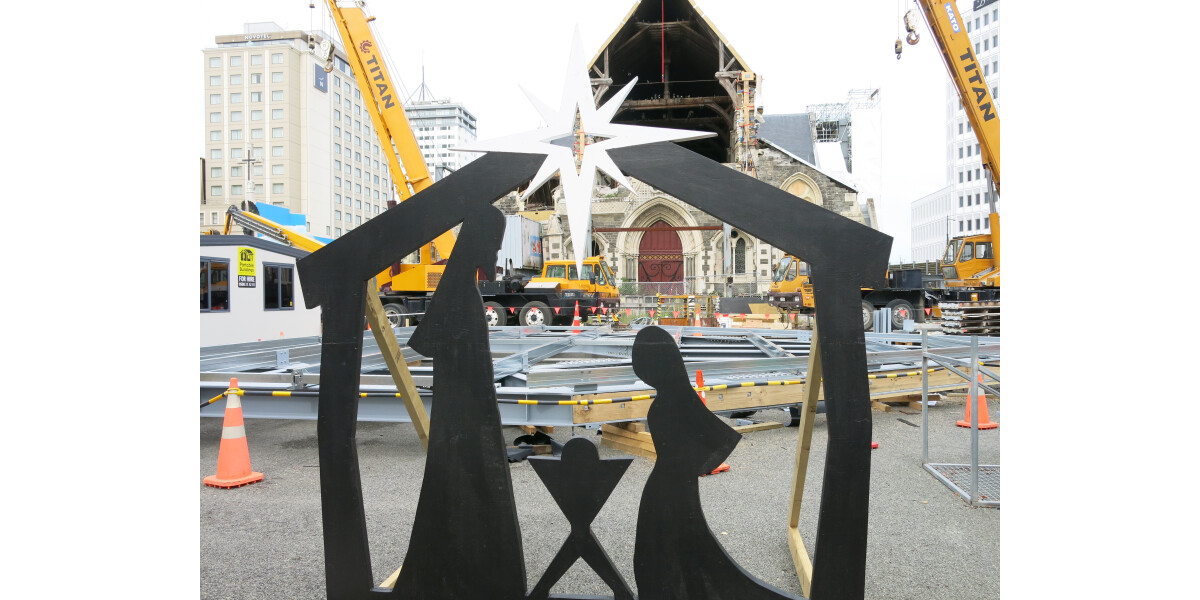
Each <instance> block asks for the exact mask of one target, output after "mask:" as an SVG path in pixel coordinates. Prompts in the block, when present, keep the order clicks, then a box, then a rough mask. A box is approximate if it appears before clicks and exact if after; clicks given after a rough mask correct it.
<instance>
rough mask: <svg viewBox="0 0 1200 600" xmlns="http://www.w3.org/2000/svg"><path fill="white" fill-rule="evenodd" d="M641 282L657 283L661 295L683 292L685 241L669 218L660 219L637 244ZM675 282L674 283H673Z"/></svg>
mask: <svg viewBox="0 0 1200 600" xmlns="http://www.w3.org/2000/svg"><path fill="white" fill-rule="evenodd" d="M638 281H639V282H655V283H658V284H659V285H657V286H653V287H656V288H658V289H655V290H653V291H655V292H658V293H660V294H682V293H683V243H682V242H681V241H680V240H679V234H678V233H676V232H675V231H673V230H672V229H671V226H670V225H668V224H667V222H666V221H663V220H662V219H659V220H657V221H655V222H654V224H653V225H651V226H650V229H649V230H648V231H646V232H645V234H643V235H642V242H641V244H639V245H638ZM674 282H678V283H675V284H674V285H671V284H672V283H674Z"/></svg>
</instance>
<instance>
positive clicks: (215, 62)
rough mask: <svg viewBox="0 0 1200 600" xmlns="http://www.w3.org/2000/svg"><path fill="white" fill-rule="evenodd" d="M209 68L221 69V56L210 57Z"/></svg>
mask: <svg viewBox="0 0 1200 600" xmlns="http://www.w3.org/2000/svg"><path fill="white" fill-rule="evenodd" d="M208 68H210V69H220V68H221V57H219V56H210V57H208Z"/></svg>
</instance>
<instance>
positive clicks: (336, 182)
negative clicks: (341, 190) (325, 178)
mask: <svg viewBox="0 0 1200 600" xmlns="http://www.w3.org/2000/svg"><path fill="white" fill-rule="evenodd" d="M333 187H342V178H341V177H334V178H333Z"/></svg>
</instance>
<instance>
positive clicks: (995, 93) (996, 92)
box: [992, 86, 1000, 98]
mask: <svg viewBox="0 0 1200 600" xmlns="http://www.w3.org/2000/svg"><path fill="white" fill-rule="evenodd" d="M992 97H993V98H999V97H1000V86H996V87H994V88H992Z"/></svg>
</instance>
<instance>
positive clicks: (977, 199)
mask: <svg viewBox="0 0 1200 600" xmlns="http://www.w3.org/2000/svg"><path fill="white" fill-rule="evenodd" d="M982 203H983V202H982V201H981V200H980V199H979V194H975V204H982Z"/></svg>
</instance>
